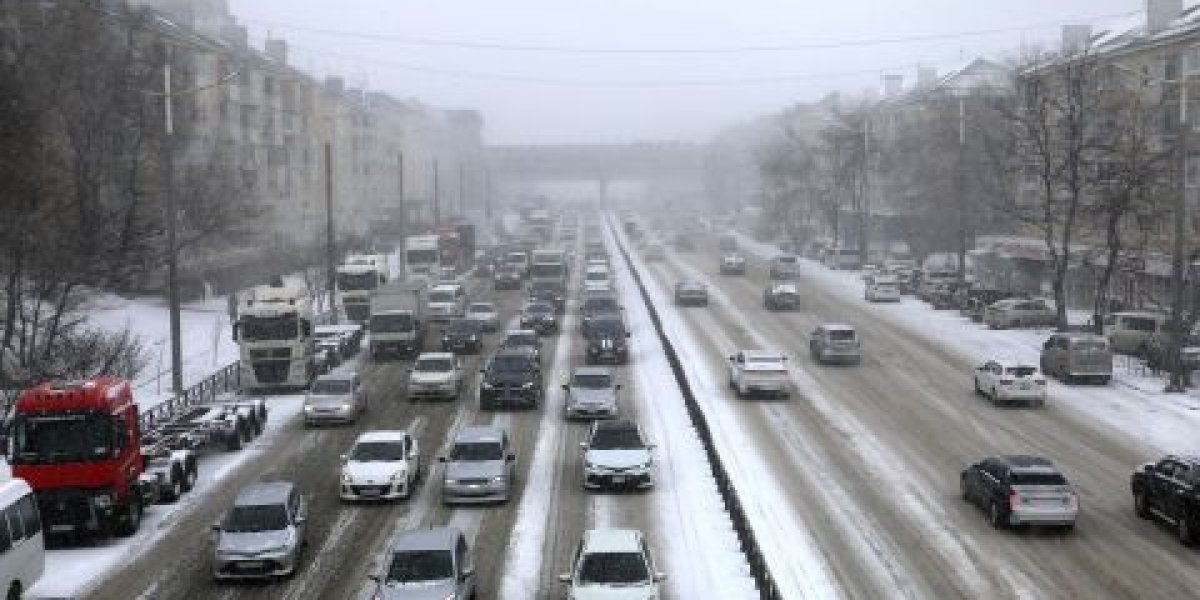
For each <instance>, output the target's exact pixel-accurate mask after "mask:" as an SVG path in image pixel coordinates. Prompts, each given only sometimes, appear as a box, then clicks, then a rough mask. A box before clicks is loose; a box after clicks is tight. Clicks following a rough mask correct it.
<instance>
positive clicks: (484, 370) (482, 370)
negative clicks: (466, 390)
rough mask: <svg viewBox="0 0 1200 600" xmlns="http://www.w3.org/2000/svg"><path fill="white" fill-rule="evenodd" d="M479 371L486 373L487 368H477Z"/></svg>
mask: <svg viewBox="0 0 1200 600" xmlns="http://www.w3.org/2000/svg"><path fill="white" fill-rule="evenodd" d="M479 372H480V373H487V369H480V370H479Z"/></svg>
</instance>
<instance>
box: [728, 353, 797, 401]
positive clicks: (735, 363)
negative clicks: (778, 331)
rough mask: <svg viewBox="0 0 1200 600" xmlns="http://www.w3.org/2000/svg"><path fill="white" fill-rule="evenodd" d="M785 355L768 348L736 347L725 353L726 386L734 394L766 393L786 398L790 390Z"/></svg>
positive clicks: (740, 395) (742, 395) (790, 385)
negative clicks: (744, 348)
mask: <svg viewBox="0 0 1200 600" xmlns="http://www.w3.org/2000/svg"><path fill="white" fill-rule="evenodd" d="M786 362H787V357H786V356H784V355H782V354H779V353H778V352H771V351H769V350H739V351H737V352H736V353H734V354H731V355H729V387H731V388H733V389H734V391H735V392H737V395H738V397H745V396H749V395H750V394H769V395H773V396H779V397H784V398H786V397H787V396H788V394H789V393H790V392H791V387H792V383H791V377H790V376H789V375H788V369H787V365H786V364H785V363H786Z"/></svg>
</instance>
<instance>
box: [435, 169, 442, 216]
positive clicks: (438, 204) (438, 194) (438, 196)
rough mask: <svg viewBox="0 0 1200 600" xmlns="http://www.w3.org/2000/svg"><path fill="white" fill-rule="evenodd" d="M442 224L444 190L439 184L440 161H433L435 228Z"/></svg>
mask: <svg viewBox="0 0 1200 600" xmlns="http://www.w3.org/2000/svg"><path fill="white" fill-rule="evenodd" d="M441 222H442V190H441V187H440V185H439V182H438V161H437V159H436V158H435V159H433V226H434V227H437V226H438V225H439V224H441Z"/></svg>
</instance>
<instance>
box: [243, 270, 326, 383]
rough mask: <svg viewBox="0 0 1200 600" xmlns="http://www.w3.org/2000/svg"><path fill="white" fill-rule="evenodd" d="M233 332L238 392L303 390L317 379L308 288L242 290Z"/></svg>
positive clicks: (261, 287)
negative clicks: (238, 368) (238, 365)
mask: <svg viewBox="0 0 1200 600" xmlns="http://www.w3.org/2000/svg"><path fill="white" fill-rule="evenodd" d="M233 332H234V339H235V340H237V342H238V346H239V354H240V357H241V385H242V389H244V390H266V389H282V388H291V389H303V388H305V387H308V384H309V382H310V381H312V378H313V377H314V376H315V375H316V360H315V350H316V338H315V337H314V336H313V308H312V300H311V298H310V297H309V295H308V292H307V291H306V290H304V289H302V288H296V287H286V286H268V285H260V286H257V287H255V288H252V289H250V290H249V291H247V292H244V293H243V294H242V295H241V298H240V300H239V302H238V319H237V322H236V323H235V324H234V330H233Z"/></svg>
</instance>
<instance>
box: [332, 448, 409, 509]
mask: <svg viewBox="0 0 1200 600" xmlns="http://www.w3.org/2000/svg"><path fill="white" fill-rule="evenodd" d="M420 476H421V454H420V452H419V451H418V450H417V440H415V439H413V437H412V436H410V435H408V432H407V431H367V432H364V433H363V434H362V435H360V436H358V439H357V440H355V441H354V445H353V446H351V448H350V452H349V453H347V454H343V455H342V485H341V493H340V496H341V498H342V500H346V501H353V500H395V499H397V498H408V497H409V496H411V495H412V489H413V486H414V485H415V484H416V482H417V479H418V478H419V477H420Z"/></svg>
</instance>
